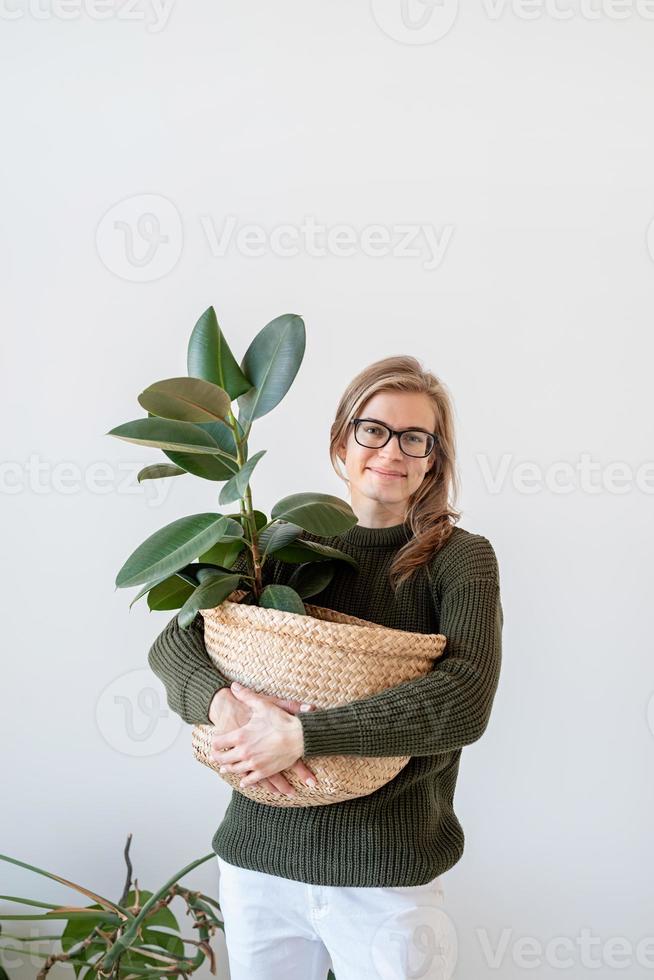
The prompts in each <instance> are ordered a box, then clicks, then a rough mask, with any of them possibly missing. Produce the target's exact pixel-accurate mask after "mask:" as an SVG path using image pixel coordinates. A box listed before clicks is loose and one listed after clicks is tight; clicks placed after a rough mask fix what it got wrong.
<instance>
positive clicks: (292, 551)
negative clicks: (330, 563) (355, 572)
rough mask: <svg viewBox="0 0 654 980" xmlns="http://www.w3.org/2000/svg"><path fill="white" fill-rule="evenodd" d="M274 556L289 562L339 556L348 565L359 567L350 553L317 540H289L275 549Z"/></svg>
mask: <svg viewBox="0 0 654 980" xmlns="http://www.w3.org/2000/svg"><path fill="white" fill-rule="evenodd" d="M275 558H279V560H280V561H286V562H290V563H291V564H297V563H298V562H306V561H311V562H320V561H327V560H328V559H331V558H334V559H336V558H340V559H342V560H343V561H346V562H347V563H348V565H351V566H352V568H355V569H358V567H359V563H358V561H357V560H356V558H353V557H352V555H348V554H346V553H345V552H344V551H339V549H338V548H332V547H330V545H327V544H321V543H320V542H319V541H291V542H290V544H288V545H286V546H285V547H283V548H278V549H277V551H276V552H275Z"/></svg>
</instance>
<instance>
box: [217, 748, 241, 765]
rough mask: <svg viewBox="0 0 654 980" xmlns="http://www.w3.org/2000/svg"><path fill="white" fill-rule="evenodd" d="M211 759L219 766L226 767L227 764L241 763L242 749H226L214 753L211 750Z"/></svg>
mask: <svg viewBox="0 0 654 980" xmlns="http://www.w3.org/2000/svg"><path fill="white" fill-rule="evenodd" d="M211 758H212V759H213V761H214V762H219V763H220V764H221V765H223V764H224V765H227V764H228V763H229V764H231V763H234V762H242V761H243V751H242V749H236V748H234V749H227V751H225V752H215V751H213V750H212V752H211Z"/></svg>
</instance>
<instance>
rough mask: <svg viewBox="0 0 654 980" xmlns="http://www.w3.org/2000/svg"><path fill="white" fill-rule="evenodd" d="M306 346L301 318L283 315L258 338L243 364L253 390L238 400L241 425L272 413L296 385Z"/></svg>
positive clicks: (247, 352)
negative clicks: (296, 376)
mask: <svg viewBox="0 0 654 980" xmlns="http://www.w3.org/2000/svg"><path fill="white" fill-rule="evenodd" d="M305 346H306V335H305V329H304V321H303V319H302V317H300V316H297V314H295V313H284V314H283V316H278V317H276V318H275V319H274V320H271V321H270V323H267V324H266V326H265V327H264V328H263V330H260V331H259V333H258V334H257V335H256V337H255V338H254V340H253V341H252V343H251V344H250V346H249V347H248V349H247V351H246V352H245V356H244V357H243V361H242V362H241V367H242V369H243V371H244V373H245V374H246V375H247V377H248V378H249V379H250V381H251V382H252V384H253V386H254V387H253V388H252V389H251V390H250V391H248V392H246V393H245V394H244V395H241V397H240V398H239V399H238V405H239V421H240V422H241V423H242V424H248V425H249V424H250V423H251V422H252V421H254V419H258V418H261V416H262V415H266V414H267V413H268V412H270V411H271V410H272V409H273V408H274V407H275V406H276V405H278V404H279V402H280V401H281V400H282V398H283V397H284V395H285V394H286V392H287V391H288V389H289V388H290V387H291V385H292V384H293V380H294V378H295V375H296V374H297V372H298V370H299V368H300V364H301V363H302V358H303V357H304V348H305Z"/></svg>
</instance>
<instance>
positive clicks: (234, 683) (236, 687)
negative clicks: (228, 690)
mask: <svg viewBox="0 0 654 980" xmlns="http://www.w3.org/2000/svg"><path fill="white" fill-rule="evenodd" d="M232 687H233V688H234V690H235V691H240V690H241V685H240V684H239V683H238V681H232Z"/></svg>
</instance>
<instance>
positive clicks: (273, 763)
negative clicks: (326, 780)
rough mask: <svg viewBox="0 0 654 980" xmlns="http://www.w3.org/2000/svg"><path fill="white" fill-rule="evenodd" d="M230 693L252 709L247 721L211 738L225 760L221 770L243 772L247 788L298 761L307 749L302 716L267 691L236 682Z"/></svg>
mask: <svg viewBox="0 0 654 980" xmlns="http://www.w3.org/2000/svg"><path fill="white" fill-rule="evenodd" d="M231 693H232V695H233V696H235V697H236V698H237V699H238V700H239V701H242V702H243V703H244V704H245V705H246V706H247V707H249V708H250V709H251V712H252V713H251V716H250V718H249V719H248V721H246V722H245V724H243V725H240V726H239V727H237V728H232V729H230V730H228V731H223V732H222V733H219V734H218V735H216V736H214V737H213V738H212V749H213V752H212V758H214V759H215V760H216V761H217V762H220V763H222V765H221V771H229V772H233V773H235V774H239V775H242V776H243V778H242V779H241V782H240V786H241V787H243V788H244V787H246V786H251V785H253V784H254V783H257V782H259V780H260V779H262V778H266V777H269V776H272V775H274V774H276V773H279V772H281V771H282V770H283V769H288V768H290V767H291V766H292V765H293V764H294V763H296V762H297V761H298V760H299V759H300V758H301V756H302V752H303V750H304V737H303V730H302V725H301V723H300V720H299V719H298V718H297V717H296V716H295V715H293V714H288V713H287V712H286V711H284V710H283V709H282V708H280V707H279V706H278V705H276V704H275V703H274V701H273V699H272V698H271V697H269V696H268V695H265V694H258V693H257V692H256V691H252V690H250V689H249V688H247V687H242V686H241V685H238V684H236V682H234V683H233V684H232V686H231ZM222 749H226V750H227V751H225V752H222V751H221V750H222Z"/></svg>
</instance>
